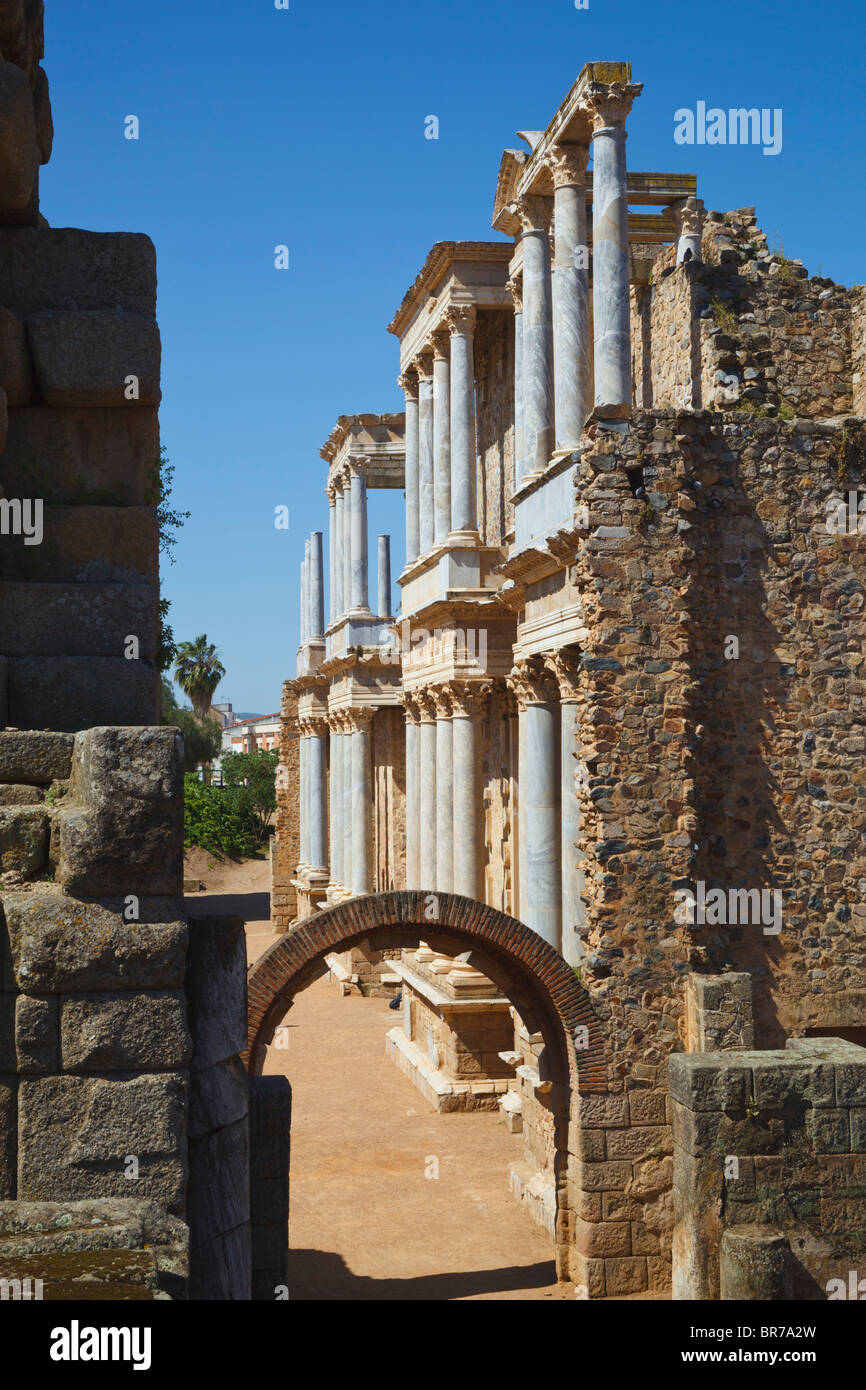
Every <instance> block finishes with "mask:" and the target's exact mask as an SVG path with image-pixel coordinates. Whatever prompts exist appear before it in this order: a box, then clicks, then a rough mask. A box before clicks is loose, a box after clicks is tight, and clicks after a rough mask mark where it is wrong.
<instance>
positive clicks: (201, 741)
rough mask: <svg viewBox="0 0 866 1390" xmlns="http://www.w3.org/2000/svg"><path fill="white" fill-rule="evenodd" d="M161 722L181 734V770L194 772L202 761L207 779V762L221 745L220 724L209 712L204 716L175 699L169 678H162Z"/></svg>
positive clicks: (210, 760)
mask: <svg viewBox="0 0 866 1390" xmlns="http://www.w3.org/2000/svg"><path fill="white" fill-rule="evenodd" d="M160 722H161V723H162V724H167V725H169V726H170V727H171V728H173V729H180V731H181V733H182V735H183V750H184V752H183V770H184V772H195V771H196V770H197V769H198V768H199V766H201V765H202V764H203V765H204V767H205V776H206V780H207V781H210V764H211V763H212V762H213V760H214V758H216V757H218V756H219V751H220V748H221V747H222V726H221V725H220V722H219V720H218V719H216V718H215V717H214V716H213V715H212V714H206V715H205V716H204V718H203V719H199V717H198V715H197V714H196V713H195V712H194V711H193V710H191V709H184V708H183V707H182V706H181V705H179V704H178V703H177V700H176V699H175V695H174V690H173V689H172V687H171V682H170V681H167V680H166V679H165V677H164V676H163V678H162V719H161V721H160Z"/></svg>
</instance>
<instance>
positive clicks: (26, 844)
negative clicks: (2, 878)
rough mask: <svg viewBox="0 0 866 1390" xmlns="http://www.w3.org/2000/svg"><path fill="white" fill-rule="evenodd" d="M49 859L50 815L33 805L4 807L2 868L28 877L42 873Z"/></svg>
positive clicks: (0, 837) (0, 811)
mask: <svg viewBox="0 0 866 1390" xmlns="http://www.w3.org/2000/svg"><path fill="white" fill-rule="evenodd" d="M47 859H48V817H47V815H46V814H45V812H44V811H42V810H38V809H35V808H30V807H15V808H5V809H0V871H2V872H3V873H7V872H8V871H9V870H14V871H15V873H18V874H21V875H23V876H24V877H25V878H27V877H30V876H31V875H32V874H35V873H38V872H39V870H40V869H42V868H44V866H45V864H46V862H47Z"/></svg>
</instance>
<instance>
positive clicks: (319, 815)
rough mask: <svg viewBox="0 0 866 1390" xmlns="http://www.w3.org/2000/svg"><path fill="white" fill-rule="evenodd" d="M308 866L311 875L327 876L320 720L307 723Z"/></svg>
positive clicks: (323, 727) (322, 724)
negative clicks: (308, 787) (308, 790)
mask: <svg viewBox="0 0 866 1390" xmlns="http://www.w3.org/2000/svg"><path fill="white" fill-rule="evenodd" d="M309 731H310V732H309V738H308V740H307V742H308V743H309V745H310V747H309V753H308V755H307V756H308V758H309V785H310V794H309V814H310V829H309V846H308V847H309V862H310V868H311V870H312V871H313V872H314V873H317V874H319V875H322V876H325V877H326V876H327V873H328V830H327V825H328V813H327V805H328V797H327V783H326V780H325V739H326V738H327V733H328V725H327V723H326V721H325V720H324V719H311V720H310V722H309Z"/></svg>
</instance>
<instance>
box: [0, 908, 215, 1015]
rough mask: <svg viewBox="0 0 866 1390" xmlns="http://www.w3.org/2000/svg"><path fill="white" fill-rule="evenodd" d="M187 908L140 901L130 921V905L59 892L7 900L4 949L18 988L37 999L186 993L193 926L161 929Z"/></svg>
mask: <svg viewBox="0 0 866 1390" xmlns="http://www.w3.org/2000/svg"><path fill="white" fill-rule="evenodd" d="M180 906H181V904H180V902H174V903H172V902H171V901H168V902H166V901H165V900H164V899H156V900H154V901H150V902H149V901H148V900H147V899H141V900H140V902H139V916H140V920H139V921H137V922H127V921H124V918H123V915H122V907H123V905H122V903H114V904H111V905H105V904H102V905H100V904H97V903H80V902H75V901H74V900H73V899H70V898H66V897H63V896H62V895H61V894H60V893H59V892H57V891H55V892H53V893H51V894H45V895H42V894H40V895H39V896H38V897H37V896H34V895H33V894H28V893H8V894H6V893H4V895H3V908H2V911H3V916H4V917H5V930H4V929H3V926H2V918H0V945H6V943H7V942H8V946H7V949H8V952H9V957H10V971H11V979H10V980H9V982H8V983H9V985H10V986H11V987H12V988H17V989H20V990H25V991H27V992H28V993H31V994H72V993H78V994H85V993H86V994H92V993H95V992H97V991H103V990H104V991H107V992H111V991H116V990H136V989H153V990H179V989H182V988H183V982H184V974H185V971H186V952H187V942H188V930H187V925H186V923H185V922H180V921H175V922H161V921H159V916H160V914H163V915H166V914H167V913H169V912H171V911H172V910H173V909H175V910H176V909H178V908H179V907H180Z"/></svg>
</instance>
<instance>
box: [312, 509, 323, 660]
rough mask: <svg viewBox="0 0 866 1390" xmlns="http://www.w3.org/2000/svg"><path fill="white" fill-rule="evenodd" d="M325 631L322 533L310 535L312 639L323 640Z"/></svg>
mask: <svg viewBox="0 0 866 1390" xmlns="http://www.w3.org/2000/svg"><path fill="white" fill-rule="evenodd" d="M324 632H325V568H324V563H323V556H322V533H321V531H313V532H312V534H311V536H310V641H311V642H316V641H319V642H320V641H321V640H322V637H323V636H324Z"/></svg>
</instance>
